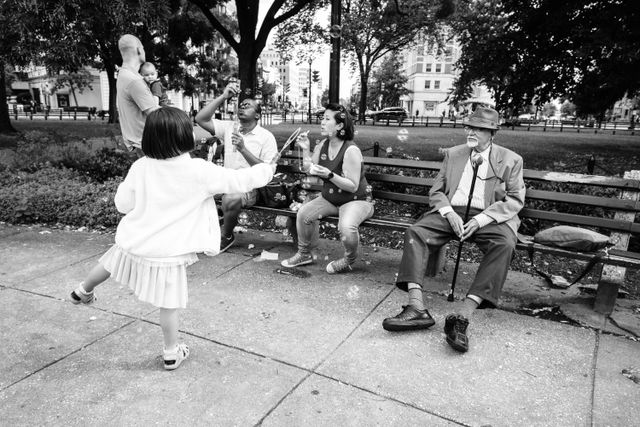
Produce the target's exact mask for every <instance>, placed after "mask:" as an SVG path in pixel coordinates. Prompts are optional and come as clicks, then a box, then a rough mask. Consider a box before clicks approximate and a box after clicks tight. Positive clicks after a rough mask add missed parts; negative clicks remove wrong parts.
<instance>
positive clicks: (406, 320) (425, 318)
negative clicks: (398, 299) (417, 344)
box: [382, 305, 436, 331]
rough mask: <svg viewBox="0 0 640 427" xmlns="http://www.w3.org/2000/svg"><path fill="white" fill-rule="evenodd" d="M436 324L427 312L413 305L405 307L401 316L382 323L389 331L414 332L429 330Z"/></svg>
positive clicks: (389, 318) (387, 319)
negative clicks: (416, 330)
mask: <svg viewBox="0 0 640 427" xmlns="http://www.w3.org/2000/svg"><path fill="white" fill-rule="evenodd" d="M435 324H436V321H435V320H433V317H431V315H430V314H429V312H428V311H427V310H418V309H417V308H415V307H414V306H412V305H403V306H402V311H401V312H400V314H398V315H396V316H395V317H388V318H386V319H384V320H383V321H382V327H383V328H384V329H386V330H387V331H413V330H415V329H427V328H430V327H432V326H433V325H435Z"/></svg>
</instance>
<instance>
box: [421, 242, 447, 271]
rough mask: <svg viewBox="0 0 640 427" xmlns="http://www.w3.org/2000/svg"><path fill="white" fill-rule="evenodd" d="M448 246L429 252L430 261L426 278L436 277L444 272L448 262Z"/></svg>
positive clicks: (428, 261)
mask: <svg viewBox="0 0 640 427" xmlns="http://www.w3.org/2000/svg"><path fill="white" fill-rule="evenodd" d="M446 255H447V245H443V246H440V247H439V248H437V249H434V250H431V251H429V259H428V260H427V270H426V271H425V276H427V277H435V276H437V275H438V274H439V273H440V272H441V271H442V270H444V267H445V264H446V262H447V259H446Z"/></svg>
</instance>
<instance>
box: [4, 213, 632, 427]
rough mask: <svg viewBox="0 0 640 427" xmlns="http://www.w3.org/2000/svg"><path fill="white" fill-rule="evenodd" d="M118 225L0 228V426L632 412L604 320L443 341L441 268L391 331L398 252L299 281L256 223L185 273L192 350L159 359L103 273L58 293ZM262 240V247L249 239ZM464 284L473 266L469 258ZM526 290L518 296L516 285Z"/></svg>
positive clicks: (154, 327) (500, 321)
mask: <svg viewBox="0 0 640 427" xmlns="http://www.w3.org/2000/svg"><path fill="white" fill-rule="evenodd" d="M112 243H113V235H110V234H98V233H87V232H73V231H59V230H50V229H45V228H38V227H17V226H8V225H0V296H1V297H2V304H1V307H2V308H1V310H2V314H1V315H0V330H1V331H2V333H1V334H2V335H1V336H2V342H3V344H4V345H3V346H2V350H1V353H0V354H1V356H2V357H1V360H0V372H1V373H0V420H1V421H0V423H1V424H2V425H7V426H15V425H29V426H32V425H65V426H67V425H82V426H84V425H151V424H159V425H216V426H231V425H238V426H252V425H264V426H283V425H284V426H307V425H321V426H344V425H353V426H372V425H380V426H395V425H398V426H400V425H401V426H414V425H415V426H431V425H436V426H439V425H477V426H486V425H491V426H513V425H525V426H532V425H545V426H546V425H548V426H584V425H596V426H604V425H612V426H631V425H639V424H640V404H639V403H638V402H640V384H637V383H636V382H634V381H633V380H631V379H629V378H628V377H627V376H625V375H623V370H625V369H634V368H635V369H637V368H639V367H640V343H639V342H637V341H634V340H631V339H629V338H627V337H624V336H621V335H614V334H603V333H601V332H599V331H597V330H594V329H590V328H583V327H576V326H572V325H569V324H563V323H560V322H552V321H547V320H541V319H538V318H534V317H529V316H523V315H518V314H515V313H513V312H510V311H506V310H480V311H478V312H477V314H476V315H475V317H474V319H473V320H472V323H471V325H470V329H469V332H470V343H471V350H470V351H469V352H468V353H466V354H458V353H456V352H454V351H453V350H452V349H450V348H449V347H448V346H447V344H446V343H445V341H444V333H443V331H442V327H443V322H444V317H445V316H446V315H447V314H449V313H450V312H451V310H452V307H454V306H455V304H456V303H453V304H452V303H449V302H447V301H446V296H445V295H446V286H447V281H448V280H450V277H449V276H450V275H451V272H450V271H449V272H448V273H445V274H444V275H443V277H439V278H438V280H437V282H438V285H437V286H436V288H435V290H434V291H432V292H430V293H428V294H427V295H426V298H427V301H428V304H429V309H430V311H431V313H432V314H433V315H434V317H435V318H436V321H437V324H436V326H434V327H433V328H432V329H431V330H429V331H418V332H411V333H390V332H387V331H385V330H383V329H382V326H381V323H382V320H383V319H384V318H385V317H388V316H390V315H395V314H396V313H397V312H399V310H400V306H401V305H402V304H404V303H405V295H404V294H403V293H402V292H400V291H398V290H396V289H395V287H394V286H393V285H392V283H393V281H394V276H395V272H396V269H397V265H398V262H399V259H400V255H401V253H400V252H399V251H394V250H386V249H379V250H374V249H373V248H367V247H365V248H363V250H362V254H361V258H360V259H359V261H358V263H357V264H356V268H355V270H354V271H353V272H351V273H349V274H346V275H340V276H329V275H328V274H326V273H325V271H324V267H325V265H326V264H327V262H328V260H325V257H328V259H333V258H334V257H336V256H337V255H338V254H339V249H340V248H339V243H338V242H333V241H326V240H323V242H322V246H321V248H320V250H319V254H320V257H319V260H318V261H319V262H318V263H316V264H314V265H312V266H308V267H305V268H302V269H301V270H303V271H306V272H308V273H309V277H306V278H300V277H296V276H292V275H284V274H280V273H278V272H277V270H278V267H279V262H277V261H261V262H260V261H259V259H260V256H259V255H260V253H261V252H262V251H263V250H268V251H270V252H274V253H278V254H279V255H280V257H279V258H280V260H282V259H283V258H284V257H288V256H290V255H291V254H292V253H293V248H292V246H291V244H289V243H286V242H284V241H283V238H282V235H280V234H275V233H266V232H257V231H250V232H248V233H245V234H241V235H239V236H238V240H237V243H236V246H234V247H233V248H232V249H231V250H230V251H229V252H227V253H224V254H222V255H220V256H217V257H214V258H209V257H206V256H201V257H200V262H198V263H196V264H195V265H193V266H192V267H190V270H189V281H190V288H189V297H190V300H189V305H188V308H187V309H186V310H184V311H183V312H182V313H181V331H182V335H183V336H182V337H181V338H182V339H183V340H184V341H185V342H186V343H187V344H188V345H189V346H190V348H191V350H192V353H191V357H190V358H189V359H188V360H187V361H185V362H184V364H183V365H182V366H181V367H180V368H179V369H178V370H177V371H174V372H166V371H164V369H163V368H162V360H161V350H162V335H161V330H160V327H159V326H158V311H157V310H156V309H155V308H154V307H153V306H150V305H147V304H145V303H141V302H139V301H138V300H137V299H136V298H135V296H133V295H132V294H131V292H130V291H129V290H128V289H126V288H123V287H122V286H121V285H120V284H118V283H116V282H114V281H111V280H110V281H108V282H106V283H104V284H103V285H101V286H100V287H99V288H98V289H97V291H96V292H97V295H98V301H97V303H96V304H95V305H93V306H90V307H86V306H74V305H72V304H70V303H69V301H68V295H69V292H70V291H71V290H72V289H73V288H74V287H75V286H76V285H77V283H78V282H79V281H80V280H82V279H83V278H84V275H85V274H86V272H87V271H89V269H90V268H91V267H92V266H93V265H94V264H95V262H96V261H97V259H98V258H99V256H100V255H102V254H103V253H104V252H105V251H106V250H107V248H108V247H109V246H110V245H111V244H112ZM252 245H255V246H252ZM461 271H462V273H461V274H460V277H461V283H460V284H459V285H458V288H459V291H460V296H462V295H464V292H465V289H466V288H467V287H468V285H469V280H470V277H472V276H473V272H474V271H475V266H474V265H469V264H464V265H463V266H462V270H461ZM542 288H543V287H542V286H541V285H540V283H539V282H537V280H536V279H535V278H533V277H531V276H528V275H524V274H518V273H510V276H509V278H508V280H507V289H506V290H505V297H504V306H505V307H517V306H519V305H522V304H526V303H528V302H530V301H532V300H536V298H537V299H538V300H545V301H548V302H549V303H554V302H556V300H558V299H562V298H570V297H572V296H571V295H567V294H566V293H556V294H554V293H553V292H543V291H540V289H542ZM524 289H529V290H530V291H529V292H525V291H523V290H524Z"/></svg>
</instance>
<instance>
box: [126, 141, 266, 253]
mask: <svg viewBox="0 0 640 427" xmlns="http://www.w3.org/2000/svg"><path fill="white" fill-rule="evenodd" d="M272 177H273V167H272V166H271V165H270V164H267V163H260V164H257V165H255V166H253V167H251V168H247V169H241V170H232V169H225V168H223V167H220V166H217V165H215V164H213V163H210V162H206V161H204V160H202V159H195V158H191V156H189V154H187V153H185V154H182V155H180V156H178V157H173V158H171V159H165V160H158V159H152V158H149V157H142V158H140V159H138V160H137V161H136V162H135V163H134V164H133V165H131V169H129V172H128V174H127V177H126V178H125V180H124V181H123V182H122V183H121V184H120V186H119V187H118V191H117V192H116V195H115V204H116V208H117V209H118V211H120V212H122V213H124V214H126V215H125V216H124V218H122V220H121V221H120V224H118V229H117V231H116V244H117V245H119V246H120V247H122V248H123V249H124V250H125V251H127V252H129V253H131V254H133V255H139V256H142V257H148V258H163V257H170V256H176V255H184V254H188V253H193V252H205V253H206V254H207V255H215V254H217V253H218V252H219V251H220V225H219V223H218V212H217V209H216V206H215V202H214V200H213V195H214V194H224V193H246V192H248V191H250V190H252V189H254V188H258V187H263V186H265V185H267V183H268V182H269V181H270V180H271V178H272Z"/></svg>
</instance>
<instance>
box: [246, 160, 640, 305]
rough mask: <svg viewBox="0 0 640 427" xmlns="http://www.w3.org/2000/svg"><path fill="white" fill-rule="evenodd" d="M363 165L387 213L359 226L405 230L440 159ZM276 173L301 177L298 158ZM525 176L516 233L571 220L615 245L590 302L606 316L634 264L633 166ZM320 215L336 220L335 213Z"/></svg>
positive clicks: (526, 246) (421, 206) (637, 257)
mask: <svg viewBox="0 0 640 427" xmlns="http://www.w3.org/2000/svg"><path fill="white" fill-rule="evenodd" d="M364 162H365V173H366V176H367V180H368V181H369V184H371V186H372V187H373V193H372V195H373V197H374V199H375V201H376V211H377V212H382V211H385V212H389V211H391V212H394V213H393V214H392V215H386V216H381V215H379V214H378V213H376V214H374V217H373V218H371V219H368V220H367V221H365V222H364V223H363V225H364V226H368V227H381V228H388V229H392V230H401V231H404V230H405V229H406V228H407V227H408V226H409V225H411V224H413V223H414V222H415V220H416V218H417V217H419V216H420V215H421V214H422V213H424V212H425V211H426V210H427V208H428V202H429V189H430V188H431V186H432V185H433V182H434V179H435V175H436V173H437V172H438V170H439V169H440V167H441V162H435V161H418V160H406V159H396V158H385V157H365V158H364ZM278 172H282V173H285V174H288V175H289V176H290V178H293V179H295V178H296V177H302V176H303V175H302V174H300V169H299V160H298V159H297V158H296V157H295V156H294V155H292V153H289V154H287V155H285V156H283V157H282V158H281V159H280V161H279V163H278ZM524 179H525V184H526V187H527V193H526V202H525V207H524V209H523V210H522V211H521V212H520V214H519V216H520V218H521V219H522V221H523V225H522V226H521V227H520V232H523V231H529V232H530V233H531V234H534V233H535V232H537V231H539V230H541V229H545V228H548V227H551V226H553V225H573V226H578V227H584V228H589V229H593V230H595V231H598V232H600V233H603V234H606V235H609V236H610V240H612V241H614V242H615V246H614V247H613V248H611V249H609V250H608V251H607V253H606V254H605V256H603V258H602V260H601V262H602V263H603V268H602V273H601V277H600V278H599V280H598V287H597V291H596V298H595V303H594V309H595V310H596V311H597V312H599V313H602V314H607V315H608V314H610V313H611V312H612V310H613V307H614V306H615V302H616V298H617V295H618V290H619V286H620V285H621V284H623V283H624V279H625V274H626V267H636V268H637V267H639V266H640V253H636V252H632V251H629V250H628V248H629V241H630V238H631V236H632V235H635V236H636V238H638V237H640V223H637V222H635V217H636V215H637V214H638V213H639V212H640V201H639V197H640V171H632V172H627V173H625V177H624V178H618V177H609V176H598V175H585V174H576V173H562V172H549V171H537V170H529V169H525V170H524ZM319 189H320V184H316V185H315V186H312V188H311V190H312V191H313V190H319ZM381 204H385V205H387V206H385V207H386V209H379V208H380V206H381ZM252 209H256V210H260V211H263V212H268V213H271V214H275V215H284V216H287V217H289V218H294V217H295V216H296V212H295V211H292V210H290V209H288V208H283V209H277V208H269V207H264V206H255V207H253V208H252ZM585 211H586V212H585ZM326 220H328V221H333V222H337V217H327V218H326ZM292 223H293V224H295V221H294V220H289V225H291V224H292ZM294 226H295V225H294ZM293 231H294V230H292V232H293ZM517 249H518V250H523V251H527V252H529V251H531V250H533V251H534V253H545V254H551V255H553V256H557V257H566V258H571V259H575V260H581V261H589V260H591V259H592V258H593V254H592V253H581V252H574V251H570V250H564V249H559V248H556V247H549V246H544V245H540V244H531V243H523V242H520V243H518V245H517ZM445 252H446V251H444V250H440V251H439V252H437V253H434V254H432V255H431V256H430V260H429V267H428V268H427V274H428V275H430V276H434V275H435V274H437V273H438V272H439V271H440V269H441V267H442V266H443V263H444V254H445Z"/></svg>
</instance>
